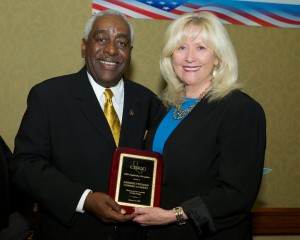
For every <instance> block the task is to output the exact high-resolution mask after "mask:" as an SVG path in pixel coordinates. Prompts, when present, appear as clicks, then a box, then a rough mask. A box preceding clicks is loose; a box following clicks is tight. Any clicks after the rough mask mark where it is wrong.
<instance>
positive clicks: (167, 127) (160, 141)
mask: <svg viewBox="0 0 300 240" xmlns="http://www.w3.org/2000/svg"><path fill="white" fill-rule="evenodd" d="M196 100H197V98H185V99H184V102H183V104H182V109H183V110H185V109H187V108H188V107H189V106H191V105H193V104H194V103H195V102H196ZM174 109H175V108H174V107H172V108H171V109H170V110H169V112H168V113H167V115H166V116H165V117H164V119H163V120H162V121H161V123H160V124H159V126H158V128H157V130H156V133H155V136H154V141H153V146H152V151H154V152H159V153H160V154H162V152H163V149H164V145H165V142H166V141H167V139H168V137H169V136H170V134H171V133H172V132H173V130H174V129H175V128H176V127H177V126H178V124H179V123H180V122H181V121H182V120H183V118H181V119H178V120H176V119H174V118H173V117H172V114H173V112H174Z"/></svg>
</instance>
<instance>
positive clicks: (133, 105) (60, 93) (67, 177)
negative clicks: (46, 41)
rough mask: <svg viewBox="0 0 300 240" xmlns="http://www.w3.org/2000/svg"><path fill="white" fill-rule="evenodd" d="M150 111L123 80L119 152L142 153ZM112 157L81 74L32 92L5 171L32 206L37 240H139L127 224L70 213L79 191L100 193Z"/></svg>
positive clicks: (153, 103)
mask: <svg viewBox="0 0 300 240" xmlns="http://www.w3.org/2000/svg"><path fill="white" fill-rule="evenodd" d="M158 106H159V101H158V99H157V98H156V96H155V95H154V94H153V93H152V92H151V91H150V90H148V89H147V88H145V87H143V86H141V85H139V84H137V83H134V82H132V81H130V80H127V79H124V111H123V118H122V129H121V136H120V144H119V146H122V147H131V148H138V149H143V148H144V141H143V139H144V135H145V132H146V130H147V129H148V127H149V124H150V123H151V121H152V119H153V117H154V116H155V115H156V113H157V111H158ZM114 149H116V145H115V142H114V139H113V136H112V133H111V130H110V128H109V125H108V123H107V121H106V118H105V116H104V114H103V111H102V109H101V107H100V105H99V102H98V100H97V98H96V95H95V93H94V91H93V88H92V86H91V84H90V82H89V80H88V77H87V72H86V68H83V69H81V71H79V72H78V73H76V74H71V75H67V76H61V77H56V78H53V79H50V80H47V81H44V82H42V83H40V84H37V85H36V86H35V87H33V88H32V90H31V91H30V93H29V97H28V106H27V110H26V112H25V114H24V117H23V120H22V123H21V126H20V129H19V132H18V134H17V136H16V140H15V151H14V159H13V169H14V177H15V181H16V182H17V183H18V185H19V186H21V188H22V189H23V190H24V191H26V192H27V193H28V194H29V195H30V196H32V198H33V199H34V200H35V201H36V202H37V203H38V204H39V214H38V226H37V229H36V232H35V235H36V236H38V239H64V240H66V239H89V240H92V239H130V240H133V239H140V232H139V228H138V227H137V226H135V225H134V224H133V223H129V224H123V225H122V226H117V227H116V226H115V225H112V224H103V223H101V222H100V221H99V220H98V219H96V218H95V217H93V216H91V215H90V214H88V213H86V212H85V213H83V214H82V213H75V209H76V206H77V204H78V202H79V199H80V198H81V196H82V194H83V192H84V190H85V189H87V188H88V189H91V190H93V191H95V192H96V191H97V192H107V191H108V184H109V178H110V164H111V158H112V154H113V151H114ZM116 237H119V238H116Z"/></svg>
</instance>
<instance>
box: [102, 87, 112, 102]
mask: <svg viewBox="0 0 300 240" xmlns="http://www.w3.org/2000/svg"><path fill="white" fill-rule="evenodd" d="M104 95H105V99H106V101H107V102H108V104H110V105H112V97H113V96H114V94H113V92H112V90H110V89H109V88H106V89H105V90H104Z"/></svg>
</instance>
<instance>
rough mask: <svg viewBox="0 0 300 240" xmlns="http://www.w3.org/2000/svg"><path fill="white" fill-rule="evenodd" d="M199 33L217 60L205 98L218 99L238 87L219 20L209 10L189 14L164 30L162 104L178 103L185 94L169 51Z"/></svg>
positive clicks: (230, 49)
mask: <svg viewBox="0 0 300 240" xmlns="http://www.w3.org/2000/svg"><path fill="white" fill-rule="evenodd" d="M191 30H193V31H192V32H191ZM191 33H192V34H193V36H191ZM199 34H201V39H202V41H203V44H205V46H206V47H208V48H210V49H211V50H213V52H214V54H215V56H216V57H217V59H218V65H217V66H215V68H214V70H213V73H212V75H213V77H212V80H211V81H212V89H211V90H210V92H209V94H208V95H207V97H208V99H209V101H213V100H219V99H221V98H223V97H224V96H226V95H227V94H228V93H230V92H231V91H232V90H234V89H238V88H240V86H239V85H238V84H237V76H238V63H237V57H236V53H235V50H234V47H233V45H232V43H231V40H230V37H229V35H228V33H227V31H226V29H225V27H224V26H223V24H222V23H221V21H220V20H219V19H218V18H217V17H216V16H215V15H214V14H212V13H210V12H205V11H202V12H199V13H189V14H185V15H182V16H181V17H179V18H178V19H176V20H174V21H173V22H172V23H171V24H170V26H169V27H168V28H167V30H166V33H165V38H164V47H163V49H162V53H161V58H160V69H161V73H162V75H163V77H164V79H165V81H166V82H167V87H166V88H165V89H164V91H163V94H162V100H163V102H164V104H165V105H166V106H174V105H175V104H176V103H178V102H182V101H183V98H184V93H185V90H184V84H183V82H182V81H181V80H180V79H179V78H178V76H177V75H176V73H175V71H174V68H173V64H172V54H173V52H174V50H175V49H176V48H177V47H178V46H179V45H180V44H182V43H184V42H185V41H187V39H190V38H191V37H192V38H197V36H199Z"/></svg>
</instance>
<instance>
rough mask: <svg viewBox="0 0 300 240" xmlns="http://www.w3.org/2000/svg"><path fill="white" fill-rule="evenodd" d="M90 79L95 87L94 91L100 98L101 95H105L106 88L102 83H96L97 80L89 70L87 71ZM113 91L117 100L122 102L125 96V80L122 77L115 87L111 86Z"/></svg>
mask: <svg viewBox="0 0 300 240" xmlns="http://www.w3.org/2000/svg"><path fill="white" fill-rule="evenodd" d="M87 75H88V78H89V81H90V83H91V85H92V87H93V89H94V92H95V94H96V96H97V98H98V99H100V98H101V96H102V95H103V92H104V90H105V89H106V88H104V87H102V86H101V85H99V84H98V83H96V81H95V80H94V79H93V77H92V76H91V75H90V74H89V72H87ZM110 89H111V91H112V92H113V94H114V96H113V98H115V100H116V102H118V103H120V102H121V101H122V97H123V91H124V81H123V78H121V80H120V81H119V82H118V84H117V85H116V86H114V87H111V88H110Z"/></svg>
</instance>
